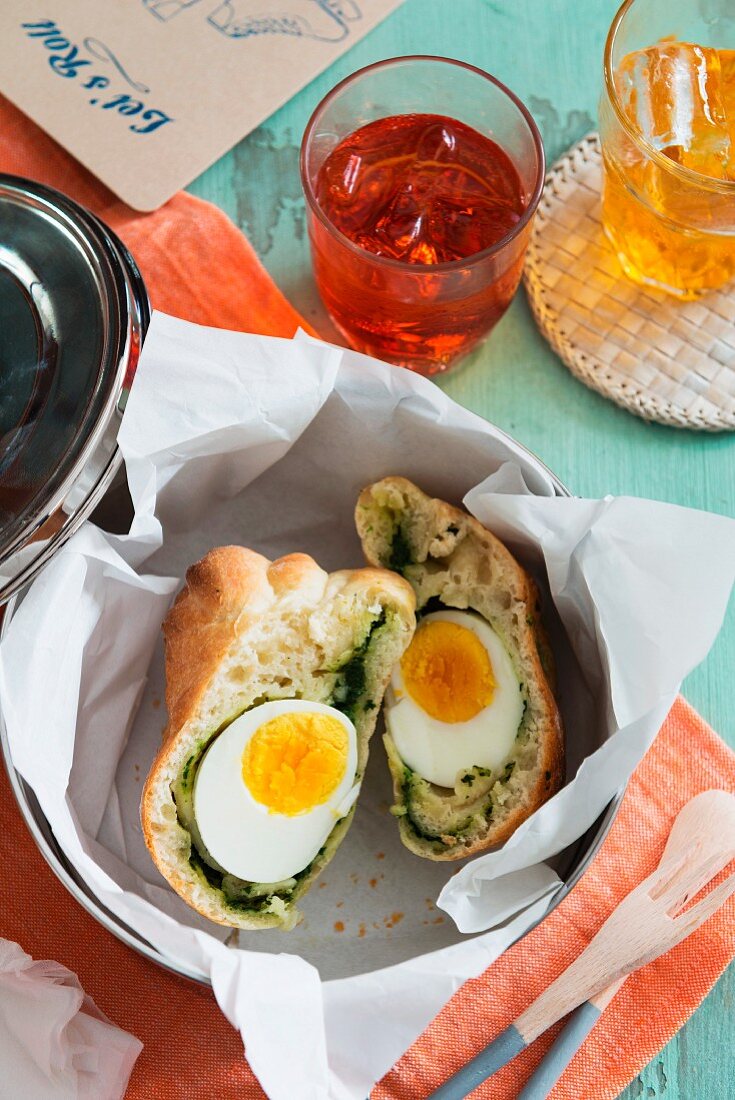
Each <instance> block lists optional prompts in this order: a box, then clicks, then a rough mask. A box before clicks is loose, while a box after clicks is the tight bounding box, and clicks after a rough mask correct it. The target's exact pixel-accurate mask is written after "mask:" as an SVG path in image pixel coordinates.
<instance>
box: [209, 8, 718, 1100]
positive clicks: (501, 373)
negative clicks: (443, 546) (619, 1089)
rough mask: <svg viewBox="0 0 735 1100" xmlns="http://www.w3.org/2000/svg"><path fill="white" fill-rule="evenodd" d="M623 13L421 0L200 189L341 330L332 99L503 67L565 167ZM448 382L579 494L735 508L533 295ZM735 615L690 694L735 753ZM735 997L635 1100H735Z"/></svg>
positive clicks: (711, 459)
mask: <svg viewBox="0 0 735 1100" xmlns="http://www.w3.org/2000/svg"><path fill="white" fill-rule="evenodd" d="M617 6H618V5H617V3H616V0H585V3H578V2H576V0H406V2H405V4H404V5H403V6H402V7H401V8H399V9H398V11H397V12H395V13H394V14H393V15H391V16H390V17H389V18H388V19H387V20H386V21H385V22H384V23H383V24H382V25H381V26H379V27H378V28H377V29H376V30H375V31H373V32H372V34H370V35H368V37H367V38H366V39H364V40H363V41H362V42H360V43H358V44H357V45H356V46H355V47H353V49H352V50H350V51H349V52H348V53H347V54H345V55H344V56H343V57H342V58H341V59H340V60H339V61H338V62H337V63H336V64H334V65H333V66H332V67H331V68H330V69H329V70H328V71H327V72H325V73H323V74H322V75H321V76H320V77H318V78H317V79H316V80H314V81H313V82H312V83H311V84H310V85H309V86H308V87H307V88H306V89H305V90H304V91H302V92H301V93H300V94H299V95H298V96H296V97H295V99H293V100H292V101H291V102H290V103H288V104H287V105H286V106H285V107H284V108H283V109H282V110H280V111H279V112H278V113H277V114H275V115H274V116H273V117H272V118H270V119H269V120H268V122H267V123H266V124H265V125H263V126H261V127H260V129H258V130H256V131H255V133H253V134H251V135H250V137H248V138H246V139H245V140H244V141H242V142H241V143H240V144H239V145H238V146H237V147H236V148H235V149H233V150H232V151H231V152H230V153H228V154H227V156H225V157H223V158H222V159H221V160H220V161H219V162H218V163H217V164H215V165H214V166H213V167H212V168H210V169H209V171H207V172H206V173H205V174H204V175H203V176H201V177H200V178H199V179H198V180H197V181H196V182H195V183H194V184H193V185H192V187H191V188H190V190H191V191H192V192H194V193H195V194H197V195H200V196H202V197H203V198H206V199H209V200H211V201H212V202H214V203H216V204H217V205H218V206H220V207H221V208H222V209H223V210H225V211H226V212H227V213H228V214H229V215H230V216H231V217H232V218H233V220H234V221H235V222H236V223H237V224H238V225H239V226H240V227H241V228H242V230H243V231H244V232H245V233H246V234H247V236H248V237H249V238H250V240H251V241H252V243H253V244H254V245H255V248H256V249H257V251H258V253H259V255H260V257H261V259H262V260H263V263H264V264H265V266H266V267H267V268H268V270H269V271H270V273H271V275H272V276H273V278H274V279H275V281H276V282H277V283H278V285H279V286H280V287H281V288H282V289H283V291H284V292H285V294H286V295H287V296H288V297H289V298H290V300H291V301H292V302H293V304H294V305H295V306H296V307H297V309H299V310H300V311H301V313H302V315H303V316H304V317H306V318H307V319H308V320H309V321H310V322H311V323H312V324H313V325H314V326H315V328H316V329H318V330H319V331H321V332H322V333H323V334H324V335H325V336H330V335H331V330H330V328H329V326H328V325H327V323H326V320H325V316H324V312H323V310H322V308H321V306H320V303H319V300H318V297H317V294H316V290H315V288H314V284H313V282H312V279H311V274H310V267H309V255H308V242H307V240H306V232H305V224H304V206H303V202H302V199H301V191H300V185H299V172H298V147H299V140H300V137H301V134H302V133H303V130H304V127H305V125H306V122H307V120H308V118H309V115H310V114H311V112H312V110H313V109H314V107H315V106H316V104H317V103H318V102H319V100H320V99H321V98H322V96H323V95H324V94H325V93H326V92H327V91H328V90H329V89H330V88H331V87H332V86H333V85H334V84H336V83H337V81H338V80H341V79H342V78H343V77H344V76H347V75H348V74H349V73H351V72H354V70H355V69H358V68H360V67H361V66H363V65H368V64H370V63H371V62H373V61H378V60H380V59H381V58H385V57H392V56H395V55H397V54H409V53H427V54H442V55H445V56H449V57H456V58H460V59H462V60H464V61H469V62H471V63H473V64H475V65H479V66H480V67H481V68H484V69H487V70H489V71H490V72H491V73H493V74H494V75H495V76H497V77H499V79H500V80H502V81H504V82H505V83H506V84H508V85H509V87H510V88H512V89H513V91H515V92H516V93H517V94H518V95H519V96H520V97H521V98H522V99H523V100H524V102H525V103H526V104H528V106H529V107H530V109H531V111H532V112H533V114H534V116H535V118H536V121H537V122H538V124H539V126H540V128H541V132H542V134H543V138H544V143H545V145H546V152H547V157H548V159H549V161H552V160H553V159H554V158H555V157H557V156H558V155H559V154H560V153H562V152H563V151H564V150H565V149H566V148H567V147H568V146H569V145H570V144H571V143H572V142H574V141H576V140H577V139H578V138H580V137H581V136H582V135H583V134H584V133H586V132H587V131H588V130H590V129H592V128H593V127H594V126H595V119H596V105H597V99H598V95H599V91H600V86H601V62H602V47H603V42H604V39H605V34H606V31H607V28H608V26H609V24H610V22H611V20H612V17H613V14H614V12H615V10H616V8H617ZM441 385H442V387H443V388H444V389H446V391H447V393H449V394H450V395H451V396H452V397H453V398H454V399H455V400H456V401H458V402H460V403H461V404H462V405H466V406H467V407H468V408H470V409H473V410H474V411H475V412H477V413H480V414H481V415H483V416H485V417H487V418H488V419H490V420H492V421H494V423H496V424H498V425H500V427H501V428H504V429H505V430H506V431H508V432H511V433H512V434H513V435H514V436H515V437H516V438H517V439H519V440H520V441H521V442H522V443H525V444H526V445H527V446H528V447H530V448H531V449H532V450H533V451H535V452H536V453H537V454H538V455H539V456H540V457H541V458H542V459H543V460H544V461H545V462H546V463H547V464H548V465H549V466H550V467H551V468H552V470H554V471H555V472H556V473H557V474H558V475H559V476H560V477H561V479H562V480H563V481H564V482H565V483H566V484H567V485H568V486H569V488H570V489H571V490H572V491H573V492H574V493H576V494H578V495H580V496H590V497H598V496H602V495H604V494H605V493H615V494H632V495H636V496H644V497H652V498H654V499H657V500H666V501H672V502H675V503H677V504H684V505H689V506H690V507H694V508H705V509H709V510H710V511H713V512H722V513H726V514H729V515H733V513H734V512H735V437H733V436H732V435H720V436H707V435H704V434H695V433H692V432H682V431H678V430H676V429H671V428H663V427H659V426H658V425H652V424H647V423H644V422H643V421H642V420H638V419H636V418H635V417H633V416H631V415H630V414H628V413H627V412H624V411H622V410H620V409H618V408H616V407H615V406H614V405H612V404H610V403H608V402H606V401H605V400H603V399H602V398H601V397H599V396H597V395H596V394H594V393H592V392H590V391H589V390H587V389H585V387H584V386H582V385H581V384H580V383H579V382H577V381H575V380H574V379H573V378H572V377H571V375H570V374H569V373H568V372H567V371H566V369H565V368H564V366H563V365H562V363H561V362H560V361H559V360H558V359H557V358H556V356H555V355H554V354H553V352H552V351H551V350H550V349H549V348H548V347H547V345H546V344H545V343H544V341H543V339H542V338H541V336H540V335H539V333H538V332H537V330H536V328H535V326H534V323H533V320H532V318H531V315H530V312H529V309H528V306H527V303H526V301H525V298H524V295H523V293H522V292H521V293H519V294H518V296H517V297H516V299H515V301H514V303H513V305H512V306H511V309H510V310H509V312H508V313H507V315H506V316H505V318H504V319H503V320H502V321H501V323H500V324H499V325H498V327H497V328H496V329H495V331H494V333H493V334H492V336H491V338H490V340H489V341H488V342H487V343H486V344H485V346H484V347H483V348H481V349H480V351H479V353H477V354H476V355H475V356H473V358H472V361H471V362H470V363H469V364H467V365H466V366H464V367H463V368H461V369H460V371H459V372H458V373H457V374H455V375H453V376H451V377H449V378H447V379H445V380H444V381H442V383H441ZM732 611H733V608H732V606H731V610H730V614H729V615H728V616H727V619H726V622H725V625H724V627H723V630H722V632H721V634H720V637H719V639H718V641H717V643H716V645H715V647H714V649H713V650H712V652H711V653H710V655H709V657H708V658H707V660H706V661H705V662H704V664H703V665H702V666H701V667H700V668H698V669H697V670H696V671H695V672H693V673H692V674H691V676H690V677H689V678H688V679H687V681H686V683H685V684H684V693H685V695H686V696H687V698H688V699H689V700H690V702H691V703H693V705H694V706H695V707H697V709H698V710H699V711H700V713H701V714H703V715H704V717H705V718H706V719H707V720H708V721H709V722H710V723H711V724H712V725H713V726H714V728H715V729H716V730H718V731H719V733H720V734H721V735H722V737H724V738H725V739H726V740H727V741H728V742H729V744H730V745H732V746H733V747H735V720H734V719H733V676H732V672H733V667H734V666H735V614H733V613H732ZM734 996H735V967H731V968H730V970H729V971H728V972H727V973H726V974H725V975H724V976H723V978H722V979H721V980H720V982H719V983H718V984H717V986H716V987H715V989H714V990H713V991H712V993H711V994H710V996H709V997H708V998H707V1000H706V1001H705V1002H704V1004H703V1005H702V1006H701V1008H700V1009H699V1011H698V1012H697V1013H696V1014H695V1015H694V1017H693V1018H692V1019H691V1020H690V1021H689V1023H687V1025H686V1026H685V1027H684V1028H682V1030H681V1031H680V1032H679V1034H678V1035H677V1036H676V1037H675V1038H674V1039H672V1041H671V1042H670V1043H669V1045H668V1046H667V1047H666V1048H665V1050H663V1051H662V1052H661V1054H660V1056H659V1057H658V1058H656V1059H654V1061H653V1062H652V1063H651V1064H650V1065H649V1066H648V1067H647V1068H646V1069H645V1070H644V1071H643V1072H642V1073H641V1075H640V1077H638V1078H637V1079H636V1080H635V1081H634V1082H633V1083H632V1084H631V1085H630V1087H629V1088H628V1089H627V1090H626V1091H625V1093H624V1094H623V1097H624V1098H625V1100H634V1098H638V1097H643V1098H649V1097H665V1098H666V1100H702V1098H704V1097H710V1098H711V1100H735V1035H734V1029H733V998H734ZM590 1085H592V1082H590ZM580 1100H584V1098H583V1097H580Z"/></svg>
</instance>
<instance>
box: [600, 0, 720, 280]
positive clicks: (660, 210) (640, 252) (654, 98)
mask: <svg viewBox="0 0 735 1100" xmlns="http://www.w3.org/2000/svg"><path fill="white" fill-rule="evenodd" d="M718 3H719V4H721V11H722V23H721V28H720V29H721V33H722V43H723V45H722V48H720V47H719V45H703V44H701V43H702V42H712V41H713V40H714V41H715V42H717V40H718V20H717V18H714V19H713V20H712V21H711V22H708V23H707V24H704V23H702V25H701V26H700V25H698V17H696V12H698V11H699V9H700V5H698V4H696V3H694V2H688V0H667V2H666V3H664V0H628V2H627V3H626V4H624V5H623V7H622V8H621V10H620V12H619V13H618V16H617V18H616V20H615V22H614V23H613V27H612V29H611V31H610V36H609V37H608V43H607V48H606V53H605V81H606V90H605V94H604V95H603V100H602V104H601V109H600V137H601V141H602V150H603V160H604V165H605V180H604V189H603V224H604V227H605V232H606V233H607V236H608V237H609V239H610V241H611V242H612V245H613V247H614V249H615V251H616V253H617V255H618V257H619V259H620V262H621V264H622V266H623V269H624V271H625V272H626V274H627V275H629V276H630V277H631V278H633V279H635V280H636V281H638V282H644V283H649V284H653V285H654V286H657V287H659V288H661V289H663V290H666V291H668V292H670V293H673V294H677V295H679V296H680V297H682V298H693V297H697V296H698V295H699V294H701V293H702V292H703V291H705V290H707V289H712V288H716V287H721V286H723V285H725V284H726V283H728V282H729V281H730V280H731V279H733V278H735V38H734V39H733V41H732V43H728V42H727V41H726V35H727V31H726V16H725V9H726V7H727V5H728V3H729V0H714V8H715V9H716V8H717V6H718ZM688 8H691V9H692V12H693V13H695V14H694V15H693V17H692V20H691V31H692V32H693V33H692V40H691V41H683V40H681V39H679V38H674V37H673V36H671V35H668V36H667V35H661V36H660V37H658V38H657V40H655V41H654V42H653V43H652V44H641V42H643V43H646V36H647V33H652V34H656V33H657V31H660V30H662V29H663V28H665V27H666V26H669V27H672V26H676V27H679V26H680V25H681V23H682V12H683V10H684V9H688ZM633 9H635V11H634V10H633ZM715 16H716V11H715ZM634 17H635V18H634ZM628 21H630V23H631V26H630V28H628V26H627V23H628ZM729 27H730V33H731V34H732V31H733V29H735V28H733V24H732V22H730V23H729ZM695 34H696V35H697V39H695V37H694V35H695ZM700 36H701V37H700ZM729 45H732V47H733V48H727V47H728V46H729ZM631 46H633V47H636V48H632V49H631V48H629V47H631Z"/></svg>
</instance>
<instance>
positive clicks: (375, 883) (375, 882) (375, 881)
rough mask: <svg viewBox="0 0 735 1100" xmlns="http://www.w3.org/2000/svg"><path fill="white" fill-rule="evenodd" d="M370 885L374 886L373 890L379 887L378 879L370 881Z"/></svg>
mask: <svg viewBox="0 0 735 1100" xmlns="http://www.w3.org/2000/svg"><path fill="white" fill-rule="evenodd" d="M370 885H371V886H372V888H373V890H374V889H375V887H376V886H377V885H378V880H377V879H376V878H371V879H370Z"/></svg>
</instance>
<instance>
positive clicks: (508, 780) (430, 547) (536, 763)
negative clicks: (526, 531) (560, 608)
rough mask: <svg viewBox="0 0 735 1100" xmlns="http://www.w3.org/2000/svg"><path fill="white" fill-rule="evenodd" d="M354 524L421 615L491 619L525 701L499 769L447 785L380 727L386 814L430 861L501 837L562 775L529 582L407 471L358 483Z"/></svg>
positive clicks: (549, 664) (370, 554)
mask: <svg viewBox="0 0 735 1100" xmlns="http://www.w3.org/2000/svg"><path fill="white" fill-rule="evenodd" d="M356 524H357V530H358V533H359V535H360V538H361V540H362V544H363V549H364V552H365V555H366V557H367V560H368V561H369V562H370V564H371V565H375V566H383V567H385V568H388V569H392V570H395V571H396V572H398V573H401V574H402V575H403V576H404V577H405V578H406V580H408V581H410V583H411V585H412V587H413V589H414V592H415V593H416V605H417V612H418V614H419V616H420V615H421V612H422V610H423V611H424V612H426V611H429V610H437V609H440V608H459V609H468V610H472V611H475V612H476V613H478V614H479V615H481V616H482V617H483V618H484V619H485V620H486V621H487V622H488V623H489V624H490V626H491V627H492V628H493V630H494V631H495V632H496V634H497V635H498V636H499V637H500V639H501V641H502V643H503V647H504V648H505V649H506V651H507V653H508V655H509V656H510V659H511V662H512V665H513V669H514V672H515V674H516V676H517V678H518V681H519V686H520V690H521V692H522V696H523V701H524V703H525V708H524V712H523V717H522V720H521V724H520V726H519V728H518V732H517V734H516V738H515V742H514V745H513V750H512V754H511V756H510V758H509V760H508V761H507V762H506V765H505V766H504V767H503V768H502V770H499V771H498V772H488V770H487V769H483V768H471V769H470V770H469V771H465V774H464V775H462V774H459V773H458V777H457V781H456V783H455V787H454V788H453V789H452V788H446V787H439V786H436V785H435V784H432V783H430V782H428V781H427V780H426V779H424V778H422V777H421V776H420V775H418V774H416V773H415V772H413V771H412V770H411V769H410V768H409V767H408V766H407V765H406V764H405V762H404V761H403V760H402V759H401V757H400V755H399V753H398V750H397V748H396V744H395V741H394V739H393V738H392V737H391V736H390V734H389V733H386V736H385V739H384V740H385V746H386V750H387V753H388V761H389V765H390V769H391V773H392V776H393V787H394V794H395V806H394V807H393V812H394V813H395V814H396V816H397V818H398V825H399V829H400V833H401V838H402V840H403V843H404V844H405V845H406V847H407V848H410V850H411V851H412V852H415V853H416V854H417V855H420V856H425V857H426V858H427V859H434V860H448V859H460V858H462V857H463V856H468V855H472V854H474V853H476V852H480V851H482V850H483V849H486V848H490V847H492V846H494V845H497V844H500V843H502V842H503V841H504V840H506V839H507V838H508V837H509V836H510V835H511V833H512V832H513V831H514V830H515V829H516V828H517V827H518V826H519V825H520V824H521V822H522V821H524V820H525V819H526V818H527V817H528V816H529V815H530V814H531V813H532V812H533V811H534V810H535V809H537V808H538V807H539V806H540V805H541V804H542V803H543V802H544V801H546V799H548V798H550V797H551V795H552V794H554V793H555V792H556V791H557V790H558V789H559V787H560V786H561V784H562V781H563V769H564V747H563V735H562V724H561V718H560V715H559V709H558V707H557V704H556V701H555V698H554V692H553V683H554V668H553V659H552V654H551V651H550V649H549V645H548V641H547V638H546V634H545V632H544V629H543V626H542V624H541V620H540V614H539V612H540V604H539V593H538V590H537V588H536V585H535V584H534V582H533V580H532V579H531V578H530V577H529V576H528V574H527V573H526V572H525V570H524V569H523V568H522V567H521V566H520V565H519V564H518V562H517V561H516V560H515V558H513V556H512V555H511V554H510V552H509V551H508V550H507V549H506V547H505V546H504V545H503V544H502V543H501V542H500V541H499V540H498V539H497V538H495V536H494V535H492V534H491V533H490V532H489V531H487V530H486V529H485V528H484V527H483V526H482V525H481V524H480V523H478V522H477V520H476V519H474V518H473V517H472V516H469V515H468V514H467V513H466V512H464V511H462V510H461V509H459V508H454V507H452V506H451V505H449V504H446V503H445V502H443V501H441V500H433V499H431V498H430V497H428V496H427V495H426V494H425V493H423V492H422V491H421V490H420V489H418V488H417V487H416V486H415V485H413V484H412V483H411V482H410V481H407V480H406V479H405V478H401V477H387V478H384V479H383V480H382V481H379V482H376V483H375V484H374V485H371V486H369V487H368V488H367V489H365V490H364V491H363V493H362V494H361V496H360V498H359V501H358V504H357V509H356ZM447 729H448V731H450V730H451V727H450V726H448V727H447ZM469 763H470V762H468V764H469Z"/></svg>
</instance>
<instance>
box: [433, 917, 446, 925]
mask: <svg viewBox="0 0 735 1100" xmlns="http://www.w3.org/2000/svg"><path fill="white" fill-rule="evenodd" d="M431 923H432V924H444V917H434V919H433V921H432V922H431Z"/></svg>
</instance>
